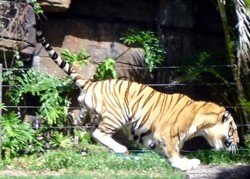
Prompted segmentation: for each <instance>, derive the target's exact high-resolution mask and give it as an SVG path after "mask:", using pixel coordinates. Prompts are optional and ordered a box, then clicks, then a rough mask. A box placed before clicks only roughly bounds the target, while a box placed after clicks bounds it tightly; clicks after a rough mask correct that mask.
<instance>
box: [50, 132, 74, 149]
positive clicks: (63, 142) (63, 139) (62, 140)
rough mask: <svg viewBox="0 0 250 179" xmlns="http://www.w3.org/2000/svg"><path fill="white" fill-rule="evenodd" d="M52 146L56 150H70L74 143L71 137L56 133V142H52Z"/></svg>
mask: <svg viewBox="0 0 250 179" xmlns="http://www.w3.org/2000/svg"><path fill="white" fill-rule="evenodd" d="M51 143H52V146H53V147H56V148H70V147H71V146H72V145H73V143H72V140H71V138H70V137H68V136H65V135H63V134H62V133H61V132H58V131H56V132H55V134H54V140H52V142H51Z"/></svg>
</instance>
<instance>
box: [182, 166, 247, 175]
mask: <svg viewBox="0 0 250 179" xmlns="http://www.w3.org/2000/svg"><path fill="white" fill-rule="evenodd" d="M185 178H186V179H250V165H242V164H238V165H233V166H209V165H201V166H200V167H198V168H197V169H194V170H190V171H187V172H186V175H185Z"/></svg>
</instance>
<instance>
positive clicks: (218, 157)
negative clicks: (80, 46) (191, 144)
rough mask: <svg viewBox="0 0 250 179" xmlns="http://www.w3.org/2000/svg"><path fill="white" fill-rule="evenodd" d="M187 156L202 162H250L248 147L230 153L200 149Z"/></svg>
mask: <svg viewBox="0 0 250 179" xmlns="http://www.w3.org/2000/svg"><path fill="white" fill-rule="evenodd" d="M187 156H188V157H189V158H198V159H200V160H201V163H202V164H210V165H233V164H238V163H243V164H250V149H248V148H245V149H242V150H239V151H237V152H236V153H230V152H227V151H225V150H221V151H216V150H200V151H196V152H192V153H189V154H187Z"/></svg>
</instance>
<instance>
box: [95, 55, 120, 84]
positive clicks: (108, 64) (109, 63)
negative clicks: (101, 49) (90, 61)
mask: <svg viewBox="0 0 250 179" xmlns="http://www.w3.org/2000/svg"><path fill="white" fill-rule="evenodd" d="M115 64H116V62H115V60H113V59H112V58H108V57H107V58H105V60H104V62H103V63H101V64H100V65H99V66H98V68H97V72H96V75H95V78H96V79H98V80H105V79H115V78H117V72H116V71H115V69H114V68H115Z"/></svg>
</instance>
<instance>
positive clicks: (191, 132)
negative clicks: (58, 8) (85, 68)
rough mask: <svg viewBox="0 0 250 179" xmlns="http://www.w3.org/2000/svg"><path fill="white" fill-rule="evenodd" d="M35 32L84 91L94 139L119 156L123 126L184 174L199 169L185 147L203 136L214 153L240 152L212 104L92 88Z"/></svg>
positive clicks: (232, 128)
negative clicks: (119, 134) (115, 136)
mask: <svg viewBox="0 0 250 179" xmlns="http://www.w3.org/2000/svg"><path fill="white" fill-rule="evenodd" d="M36 28H37V32H36V33H37V39H38V42H40V43H41V44H42V45H43V47H44V48H45V50H46V51H47V53H48V54H49V56H50V57H51V58H52V60H53V61H54V62H55V63H56V64H57V65H58V66H59V67H60V68H61V69H63V70H64V72H65V73H67V74H68V75H69V76H70V78H71V79H72V80H73V81H74V83H75V85H76V86H77V87H78V88H79V89H80V91H81V94H80V96H79V97H78V100H79V103H80V105H81V106H82V109H81V113H82V115H83V116H85V115H86V114H87V113H90V112H91V113H94V114H95V117H94V118H95V120H94V125H93V128H92V130H91V134H92V136H93V137H94V138H95V139H96V140H97V141H99V142H100V143H102V144H103V145H105V146H106V147H107V148H109V149H111V150H112V151H114V152H116V153H123V154H129V152H128V149H127V148H126V147H125V146H123V145H121V144H119V143H118V142H117V141H115V140H114V139H113V138H112V135H113V134H114V133H116V132H117V131H118V130H119V129H121V128H123V127H124V126H130V131H131V134H132V136H133V138H134V140H136V141H139V142H140V143H141V144H143V145H144V146H145V147H146V148H149V149H154V150H156V151H157V152H159V153H160V154H163V155H164V156H166V157H167V158H168V160H169V162H170V164H171V165H172V166H173V167H175V168H178V169H180V170H190V169H193V168H196V167H197V166H198V165H199V164H200V160H198V159H188V158H186V157H182V156H181V155H180V150H181V148H182V146H183V144H184V142H185V141H187V140H188V139H191V138H193V137H195V136H203V137H205V138H206V139H207V141H208V143H209V144H210V145H211V146H213V147H215V148H216V149H221V148H225V149H227V150H229V151H235V150H236V149H237V143H238V142H239V137H238V133H237V126H236V124H235V122H234V119H233V117H232V116H231V114H230V113H229V112H228V111H226V109H225V108H224V107H222V106H219V105H217V104H215V103H212V102H205V101H194V100H192V99H191V98H189V97H188V96H186V95H183V94H164V93H160V92H158V91H156V90H154V89H152V88H151V87H149V86H146V85H144V84H139V83H136V82H131V81H125V80H114V79H112V80H104V81H98V82H91V81H89V80H86V79H83V78H82V76H81V75H80V74H78V73H77V72H76V71H75V70H74V69H73V68H72V67H71V66H70V65H69V64H68V63H67V62H66V61H64V60H63V59H62V58H61V57H60V55H58V53H57V52H55V51H54V50H53V48H52V47H51V46H50V44H49V43H48V42H47V41H46V39H45V38H44V36H43V33H42V31H41V30H40V29H39V28H38V26H36Z"/></svg>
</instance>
